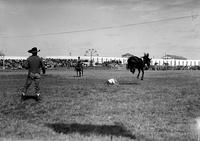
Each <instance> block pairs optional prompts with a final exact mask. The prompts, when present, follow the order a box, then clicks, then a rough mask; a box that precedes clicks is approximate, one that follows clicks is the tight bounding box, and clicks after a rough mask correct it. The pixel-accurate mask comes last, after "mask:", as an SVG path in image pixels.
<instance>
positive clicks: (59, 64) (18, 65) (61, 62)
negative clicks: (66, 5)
mask: <svg viewBox="0 0 200 141" xmlns="http://www.w3.org/2000/svg"><path fill="white" fill-rule="evenodd" d="M43 60H44V62H45V66H46V68H47V69H55V68H64V67H65V68H73V67H74V66H75V65H76V62H77V59H53V58H47V59H43ZM25 62H26V60H24V59H21V60H20V59H5V60H3V59H0V69H12V70H17V69H24V67H23V66H24V64H25ZM82 62H83V65H84V66H85V67H89V66H91V65H93V66H97V67H106V68H118V67H120V66H122V62H121V61H120V60H110V61H104V62H103V63H98V62H90V61H89V60H82ZM150 70H200V66H169V65H163V66H159V65H151V67H150Z"/></svg>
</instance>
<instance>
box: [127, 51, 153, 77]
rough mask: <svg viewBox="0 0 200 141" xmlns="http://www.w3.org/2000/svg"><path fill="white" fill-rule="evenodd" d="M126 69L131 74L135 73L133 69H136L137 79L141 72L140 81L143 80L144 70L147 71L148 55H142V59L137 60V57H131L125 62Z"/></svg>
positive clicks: (148, 64)
mask: <svg viewBox="0 0 200 141" xmlns="http://www.w3.org/2000/svg"><path fill="white" fill-rule="evenodd" d="M127 62H128V64H127V69H129V70H130V71H131V72H132V73H133V74H134V72H135V69H138V75H137V78H139V76H140V71H142V76H141V80H143V78H144V69H145V68H147V69H149V67H150V62H151V59H150V58H149V54H148V53H147V54H144V56H143V57H141V58H139V57H137V56H131V57H129V58H128V60H127Z"/></svg>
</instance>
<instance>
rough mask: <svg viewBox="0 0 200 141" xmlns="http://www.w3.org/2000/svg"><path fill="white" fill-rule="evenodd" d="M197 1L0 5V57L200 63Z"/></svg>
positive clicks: (30, 0) (53, 0) (49, 0)
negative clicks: (126, 57) (33, 53)
mask: <svg viewBox="0 0 200 141" xmlns="http://www.w3.org/2000/svg"><path fill="white" fill-rule="evenodd" d="M199 13H200V1H199V0H0V21H1V22H0V51H1V52H3V53H4V54H5V55H7V56H28V55H30V54H29V53H28V52H27V51H28V50H29V49H31V48H32V47H37V48H38V49H40V50H41V51H40V53H39V55H40V56H65V55H67V56H68V55H70V54H71V55H72V56H83V55H84V54H85V52H86V50H88V49H95V50H96V51H97V52H98V54H99V56H110V57H121V55H122V54H125V53H131V54H134V55H136V56H142V55H143V54H144V53H149V54H150V57H151V58H161V57H162V56H164V55H165V54H171V55H179V56H183V57H186V58H188V59H200V15H199Z"/></svg>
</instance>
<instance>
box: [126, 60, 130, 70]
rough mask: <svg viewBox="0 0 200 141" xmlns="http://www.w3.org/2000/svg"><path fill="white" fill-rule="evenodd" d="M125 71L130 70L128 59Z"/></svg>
mask: <svg viewBox="0 0 200 141" xmlns="http://www.w3.org/2000/svg"><path fill="white" fill-rule="evenodd" d="M126 69H127V70H129V69H130V58H129V59H128V60H127V64H126Z"/></svg>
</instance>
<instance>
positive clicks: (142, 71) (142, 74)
mask: <svg viewBox="0 0 200 141" xmlns="http://www.w3.org/2000/svg"><path fill="white" fill-rule="evenodd" d="M143 78H144V69H142V77H141V80H143Z"/></svg>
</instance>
